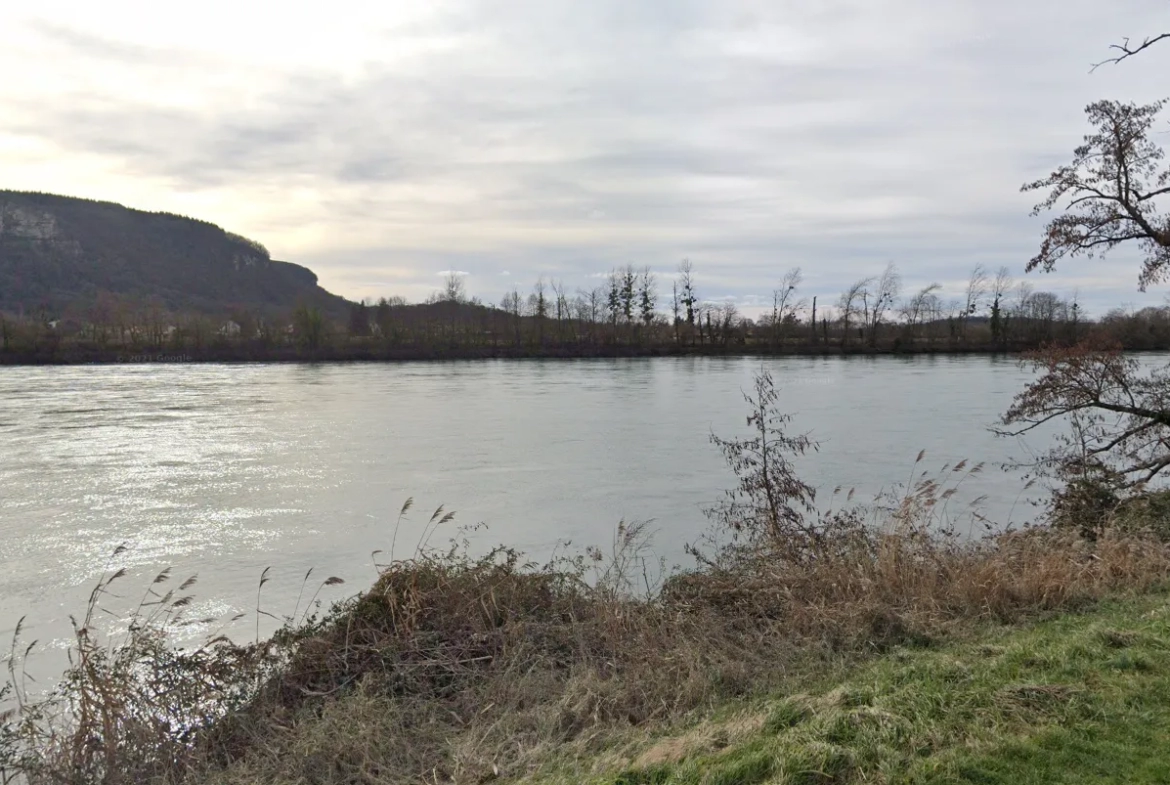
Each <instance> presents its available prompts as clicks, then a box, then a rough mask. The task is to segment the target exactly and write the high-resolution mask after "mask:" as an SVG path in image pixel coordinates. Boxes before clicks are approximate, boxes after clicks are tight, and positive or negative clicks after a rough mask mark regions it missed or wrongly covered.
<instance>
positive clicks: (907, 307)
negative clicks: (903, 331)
mask: <svg viewBox="0 0 1170 785" xmlns="http://www.w3.org/2000/svg"><path fill="white" fill-rule="evenodd" d="M941 288H942V286H940V285H939V284H937V283H931V284H927V285H926V286H924V287H922V288H921V289H919V290H918V291H917V292H915V293H914V294H913V295H912V296H911V297H910V299H908V300H907V301H906V302H905V304H904V305H903V306H902V318H903V319H905V320H906V327H907V330H908V331H909V334H910V337H911V338H912V339H913V338H916V337H917V334H918V328H919V326H920V325H921V324H923V323H924V322H926V321H927V320H929V319H930V316H931V314H932V312H933V311H935V310H937V303H938V292H939V290H940V289H941ZM932 306H933V307H932Z"/></svg>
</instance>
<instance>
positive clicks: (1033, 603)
mask: <svg viewBox="0 0 1170 785" xmlns="http://www.w3.org/2000/svg"><path fill="white" fill-rule="evenodd" d="M643 535H644V530H643V529H641V528H640V527H637V526H632V527H623V528H622V530H621V532H620V537H619V540H618V542H617V544H616V545H617V547H616V550H615V554H613V555H612V557H611V558H609V559H607V560H605V561H602V562H595V561H594V560H592V559H579V560H576V561H565V560H562V561H560V562H557V563H554V564H549V565H535V564H531V563H524V562H522V560H521V558H520V556H519V555H518V554H516V553H515V552H513V551H510V550H506V549H500V550H497V551H495V552H493V553H491V554H489V555H488V556H485V557H482V558H471V557H469V556H467V555H465V554H461V553H457V552H445V553H442V554H419V555H418V556H417V557H416V558H414V559H411V560H407V561H400V562H396V563H394V564H392V565H390V566H388V567H385V568H384V569H383V571H382V573H381V576H380V578H379V579H378V581H377V582H376V584H375V585H374V586H373V588H371V589H370V590H369V591H368V592H366V593H365V594H363V595H361V596H360V597H356V598H354V599H353V600H351V601H349V602H347V603H345V604H343V605H342V606H340V607H338V608H336V609H335V611H334V613H333V614H332V615H331V616H330V617H328V618H327V619H325V620H321V621H318V620H309V621H307V622H306V623H305V625H303V626H301V627H299V628H295V629H294V628H290V629H287V630H285V631H284V632H283V633H282V634H281V635H278V636H277V637H276V638H275V639H274V640H273V641H270V642H268V643H266V644H262V645H259V646H253V647H242V648H241V647H234V646H231V645H230V644H228V643H226V642H224V641H218V642H216V643H215V644H212V645H209V646H207V647H204V648H202V649H199V650H197V651H195V652H186V653H177V652H173V651H171V650H170V649H168V648H167V647H166V646H165V644H164V639H163V638H162V636H161V635H160V634H159V632H158V630H159V628H160V625H159V624H153V625H152V624H141V625H139V631H138V632H136V633H134V634H132V635H131V636H130V637H129V638H128V639H125V640H122V641H120V642H117V643H116V644H113V645H109V646H107V647H105V648H100V647H98V646H97V645H96V644H94V643H92V638H91V636H90V635H89V634H88V633H87V632H86V633H84V634H82V635H79V639H78V640H79V646H80V647H81V649H82V652H83V658H82V660H81V661H80V662H75V666H76V667H75V669H74V670H73V671H72V672H71V673H70V676H69V678H68V679H67V680H66V681H65V682H64V683H63V686H62V691H61V692H60V693H59V694H58V695H57V696H56V698H55V699H54V700H55V702H49V703H44V702H42V703H39V704H34V705H26V706H25V707H24V711H23V713H22V715H21V716H20V717H18V718H17V721H16V723H15V724H13V725H9V727H8V734H9V735H8V737H7V745H8V747H7V748H5V747H3V744H4V742H3V741H0V750H3V751H6V753H7V754H6V757H5V758H4V759H3V765H4V766H5V767H6V769H5V771H6V772H7V773H8V776H11V775H12V773H14V772H16V771H20V772H21V773H22V774H23V775H24V776H27V777H28V779H29V780H30V781H31V782H50V781H51V782H66V783H93V782H102V783H122V782H147V781H157V782H182V781H187V782H209V783H225V785H226V784H227V783H244V782H249V783H253V782H325V783H334V782H336V783H342V782H346V783H351V782H371V783H372V782H379V783H398V782H402V783H405V782H419V781H431V782H460V783H464V782H483V781H487V780H489V779H493V778H496V777H500V776H503V777H507V776H518V775H522V774H525V773H531V772H532V771H535V770H537V769H538V768H539V767H540V766H541V765H543V764H544V763H545V762H547V761H548V760H549V759H550V758H552V757H556V758H558V759H560V760H561V761H562V762H563V760H564V758H565V756H566V755H568V756H574V755H575V756H578V757H579V758H580V759H581V760H586V759H589V758H591V757H596V756H598V754H599V753H600V752H602V751H603V750H605V749H606V748H607V747H610V746H611V745H613V744H614V743H615V742H616V741H617V740H619V739H621V738H622V735H623V734H628V733H629V730H630V728H631V727H634V726H638V727H650V728H653V727H661V726H664V725H667V724H669V723H672V722H677V721H679V720H680V719H682V718H685V717H686V716H687V714H688V712H691V711H692V710H695V709H710V708H712V707H714V706H717V705H720V704H723V703H725V702H727V701H728V700H731V699H735V698H742V697H746V696H750V695H760V694H764V693H767V692H768V691H769V690H773V689H775V688H776V687H777V686H778V685H779V684H781V683H782V682H784V681H785V679H787V678H789V677H791V675H792V674H793V673H794V672H795V671H796V670H797V669H801V668H807V667H808V666H809V665H810V663H813V662H816V661H821V662H825V661H837V662H840V661H841V660H842V659H843V658H854V657H863V656H865V655H866V654H868V653H872V652H877V651H881V650H884V649H886V648H888V647H890V646H892V645H906V644H910V645H915V644H925V643H929V642H931V641H934V640H937V639H940V638H944V637H953V636H955V635H962V634H963V633H964V631H967V630H971V629H973V627H974V626H977V623H980V622H992V621H1016V620H1020V619H1025V618H1032V617H1035V616H1037V615H1038V614H1042V613H1044V612H1050V611H1061V610H1068V609H1073V608H1077V607H1080V606H1083V605H1084V604H1086V603H1089V602H1092V601H1094V600H1096V599H1098V598H1101V597H1104V596H1107V595H1110V594H1113V593H1115V592H1118V591H1141V590H1145V589H1148V588H1151V587H1153V586H1155V585H1156V584H1159V583H1161V582H1163V581H1165V579H1166V577H1167V575H1168V574H1170V553H1168V551H1167V547H1166V546H1165V545H1163V544H1162V543H1161V542H1159V541H1157V540H1156V539H1153V538H1146V537H1141V536H1136V535H1132V534H1113V533H1109V532H1106V533H1105V534H1104V535H1103V536H1101V537H1099V538H1098V539H1097V540H1096V541H1090V540H1087V539H1083V538H1081V537H1080V536H1079V535H1077V534H1076V533H1074V532H1069V531H1061V530H1056V529H1047V528H1037V529H1033V530H1027V531H1022V532H1016V533H1009V534H1004V535H1000V536H995V537H990V538H988V539H985V540H981V541H970V540H961V539H960V538H957V537H948V536H940V535H937V534H930V533H929V531H928V530H927V529H925V528H922V527H918V528H915V527H913V526H910V525H909V524H907V523H905V522H903V523H902V524H901V525H899V526H897V527H895V528H890V529H887V530H885V531H876V530H874V529H873V528H872V527H870V526H867V525H865V524H864V523H863V522H862V519H861V517H860V516H858V515H845V514H837V515H835V516H834V517H833V518H832V520H831V521H828V522H826V524H825V525H824V526H823V527H822V531H821V532H820V539H819V540H818V544H817V546H816V547H817V551H816V558H812V559H809V558H807V553H804V554H803V555H802V557H801V558H800V559H799V560H793V559H791V558H789V554H790V553H791V550H790V549H789V548H788V547H787V546H785V547H780V548H777V547H771V546H770V545H769V544H768V543H755V544H752V545H744V544H740V545H736V546H733V547H727V548H725V549H723V550H722V551H720V552H719V553H718V554H716V556H715V557H712V558H709V559H707V560H706V563H704V564H703V565H701V566H700V567H699V568H697V569H695V570H693V571H690V572H687V573H684V574H678V575H674V576H670V577H669V578H668V579H667V580H666V581H665V582H663V583H662V585H661V588H659V589H657V590H652V591H651V592H650V593H648V594H647V592H646V589H645V587H646V586H652V585H653V584H652V583H650V582H649V581H648V580H647V579H646V578H645V576H644V575H642V572H643V568H644V562H643V560H642V559H641V558H640V557H633V556H632V554H637V553H638V552H639V551H638V549H639V548H640V547H641V544H642V543H643V542H644V540H643V539H642V537H643ZM596 556H597V555H595V558H596ZM591 567H597V568H598V569H596V574H595V575H594V578H593V580H588V577H589V570H590V568H591ZM606 567H608V569H605V568H606ZM638 584H642V587H643V588H642V592H641V596H635V595H634V593H633V590H632V589H633V587H634V586H636V585H638ZM173 602H174V600H173V598H172V599H170V600H169V603H171V604H173ZM162 607H167V606H165V605H164V606H162ZM157 620H158V619H156V621H157ZM80 629H82V630H83V631H84V630H85V628H84V627H82V628H80ZM161 680H165V683H164V682H163V681H161ZM1016 697H1019V696H1015V697H1013V696H1008V698H1012V699H1015V698H1016ZM1024 697H1028V696H1024ZM1005 699H1007V698H1005ZM1021 699H1022V698H1021ZM195 707H204V709H205V710H204V711H202V712H201V711H196V710H195ZM50 720H51V721H50ZM16 753H19V754H16ZM664 754H665V753H664Z"/></svg>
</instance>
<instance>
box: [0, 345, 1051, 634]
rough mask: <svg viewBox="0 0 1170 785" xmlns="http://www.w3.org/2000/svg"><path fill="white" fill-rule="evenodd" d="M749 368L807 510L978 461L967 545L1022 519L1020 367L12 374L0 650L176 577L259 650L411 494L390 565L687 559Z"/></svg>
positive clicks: (897, 362) (745, 363)
mask: <svg viewBox="0 0 1170 785" xmlns="http://www.w3.org/2000/svg"><path fill="white" fill-rule="evenodd" d="M761 365H763V366H764V367H767V368H768V369H769V370H770V371H771V372H772V373H773V375H774V377H775V379H776V382H777V384H778V386H779V387H780V397H781V408H782V409H783V410H785V411H787V412H789V413H791V414H792V416H793V418H794V422H793V423H792V427H793V429H795V430H798V431H807V432H809V434H810V436H811V437H812V438H813V439H815V440H816V441H818V442H819V443H820V450H819V452H817V453H816V454H815V455H810V456H809V457H808V458H806V459H805V460H802V461H801V462H800V464H799V465H800V471H801V473H802V475H803V476H804V477H805V479H806V480H808V481H809V482H811V483H812V484H814V485H816V486H818V487H819V488H820V489H821V491H820V493H821V498H825V497H826V496H827V495H829V494H831V491H832V490H833V488H834V487H835V486H842V487H843V488H844V489H848V488H851V487H852V488H856V491H857V494H858V496H857V497H856V498H858V499H869V498H872V497H873V495H874V494H875V493H877V492H878V491H880V490H882V489H883V488H889V487H891V486H893V485H895V484H897V483H903V482H905V481H906V480H907V479H908V478H909V477H910V476H911V475H912V473H913V472H914V471H916V467H915V464H914V461H915V457H916V456H917V454H918V453H919V451H920V450H925V452H926V455H925V457H924V459H923V461H922V463H921V464H920V465H919V466H918V467H917V470H918V471H921V470H924V469H925V470H930V471H934V470H938V469H941V468H942V467H943V465H944V464H947V463H951V464H954V463H955V462H957V461H959V460H962V459H967V460H968V461H970V462H984V463H985V464H986V467H985V469H984V471H983V473H982V474H980V475H978V476H975V477H971V478H970V479H969V480H967V481H965V482H964V484H963V486H962V487H961V489H960V493H959V494H958V495H957V496H956V497H955V499H953V500H952V510H953V512H954V515H955V516H956V517H958V518H960V521H959V523H960V525H962V519H961V513H962V512H963V510H964V504H966V503H967V502H969V501H971V500H972V499H975V498H976V497H979V496H983V495H986V497H987V498H986V501H985V502H983V503H982V505H981V507H980V509H981V511H982V514H983V515H985V516H986V517H987V518H989V519H991V520H993V521H996V522H998V523H1001V524H1002V523H1007V522H1009V521H1015V522H1022V521H1024V520H1027V519H1028V518H1030V517H1032V516H1034V515H1035V509H1034V507H1032V506H1031V505H1030V504H1028V499H1029V498H1030V497H1029V495H1028V494H1027V493H1022V482H1021V480H1020V476H1019V473H1014V472H1010V471H1009V472H1005V471H1002V470H1001V469H1000V465H1001V464H1003V463H1005V462H1008V461H1011V460H1013V459H1022V458H1026V457H1027V456H1028V455H1029V450H1030V449H1036V448H1040V447H1043V444H1037V443H1029V444H1023V443H1021V442H1020V441H1019V440H1014V439H1004V438H1000V437H996V436H994V435H993V434H992V433H990V432H989V430H988V427H989V426H990V425H992V424H993V423H994V422H995V421H996V420H997V418H998V416H999V415H1000V413H1001V412H1002V411H1003V410H1004V409H1005V408H1006V407H1007V405H1008V404H1009V402H1010V401H1011V398H1012V396H1013V395H1014V394H1015V393H1016V392H1017V391H1018V390H1019V389H1020V388H1021V386H1022V385H1023V383H1024V382H1025V381H1026V380H1027V379H1028V378H1029V376H1030V372H1029V371H1028V370H1026V369H1022V368H1020V367H1019V366H1018V365H1017V363H1016V362H1015V361H1014V360H1012V359H1010V358H989V357H913V358H891V357H883V358H784V359H770V360H765V361H763V362H761V361H760V360H759V359H746V358H744V359H741V358H736V359H722V358H670V359H665V358H659V359H622V360H587V361H564V360H558V361H476V362H446V363H410V364H369V365H352V364H351V365H329V364H326V365H194V364H186V365H182V364H170V365H165V364H156V365H133V366H130V365H127V366H104V367H99V366H94V367H53V368H0V640H3V641H5V642H6V641H7V639H8V638H9V636H11V634H12V631H13V628H14V627H15V624H16V620H17V619H18V618H20V617H21V616H23V615H26V614H27V617H28V621H27V622H26V625H27V632H26V633H25V634H24V636H23V637H24V639H25V640H30V639H32V638H34V637H35V638H39V639H40V640H41V641H50V642H52V641H57V642H58V645H59V644H60V641H61V639H62V638H63V636H64V635H65V634H66V633H67V632H68V629H69V626H68V618H69V615H70V614H80V613H83V612H84V607H85V600H86V597H87V596H88V594H89V591H90V589H91V588H92V586H93V584H94V582H95V581H96V580H97V579H98V578H99V577H100V576H101V575H102V574H103V573H105V572H106V571H109V570H112V569H115V568H120V567H125V568H126V569H127V570H128V571H129V574H128V575H127V577H125V578H122V579H121V580H120V582H119V584H118V585H119V586H121V588H122V589H123V591H122V592H121V594H122V595H123V597H122V598H121V599H119V598H108V600H107V604H111V605H114V606H118V605H119V603H121V606H122V607H121V608H117V607H116V608H115V611H116V612H121V611H124V610H127V609H128V608H130V607H133V606H134V605H135V604H136V603H137V601H138V599H139V598H140V597H141V595H142V592H143V590H144V589H145V587H146V585H147V584H148V582H149V580H150V578H151V577H153V576H154V575H155V574H157V573H158V572H159V571H160V570H162V569H163V568H166V567H171V568H173V571H174V572H173V575H174V576H175V579H176V580H175V582H176V583H177V582H178V581H179V580H181V579H182V578H185V577H187V576H189V575H192V574H198V576H199V581H198V583H197V584H196V586H195V587H194V589H193V591H194V593H195V595H196V598H197V601H196V604H195V606H194V608H193V609H192V617H200V616H215V617H222V618H226V617H229V616H231V615H233V614H235V613H246V614H249V615H248V616H247V617H246V618H245V619H243V620H241V621H239V622H237V623H236V624H235V625H229V627H228V628H227V629H228V631H229V632H233V633H235V634H237V635H242V636H245V637H249V638H250V637H251V636H252V635H254V634H255V614H254V609H255V608H256V604H257V603H256V592H257V582H258V580H259V577H260V574H261V572H262V571H263V570H264V569H265V568H266V567H271V572H270V573H269V577H270V580H269V582H268V583H267V585H266V586H265V587H264V591H263V593H262V596H261V601H260V605H261V607H262V608H263V609H264V610H266V611H267V612H269V613H273V614H275V615H278V616H279V615H284V614H288V613H290V612H291V611H292V609H293V607H294V605H295V602H296V598H297V595H298V593H299V592H300V590H301V587H302V584H303V576H304V574H305V572H306V571H307V570H308V569H309V568H313V569H314V573H313V577H312V579H311V581H310V582H309V584H308V588H307V589H306V594H312V592H313V591H314V590H315V588H316V585H317V583H318V582H319V581H320V580H322V579H324V578H326V577H329V576H334V575H336V576H338V577H341V578H343V579H345V581H346V582H347V583H346V585H344V586H342V587H336V588H333V589H330V590H328V591H327V592H326V593H325V594H323V595H322V596H323V597H326V598H329V599H332V598H336V597H338V596H340V595H342V594H345V593H352V592H354V591H358V590H360V589H362V588H364V587H365V586H367V585H368V584H369V583H370V582H371V580H372V579H373V578H374V576H375V568H374V565H373V557H371V552H372V551H374V550H377V549H381V550H382V551H384V554H383V555H380V556H378V557H377V558H378V559H379V560H384V559H385V558H386V556H387V554H389V551H390V547H391V542H392V540H393V538H394V532H395V521H396V518H397V514H398V510H399V509H400V508H401V506H402V504H403V502H404V501H405V500H406V499H407V498H408V497H413V499H414V501H415V506H414V508H413V509H412V510H411V511H410V512H409V513H408V515H407V517H406V520H405V521H404V522H403V523H402V525H401V529H400V530H399V532H398V534H397V540H396V550H397V553H396V555H397V556H404V555H409V553H410V552H412V551H413V550H414V548H415V547H416V545H417V543H418V540H419V538H420V536H421V534H422V531H423V527H424V524H425V523H426V521H427V520H428V519H429V517H430V513H431V512H432V511H433V510H434V509H435V508H436V507H438V506H439V505H440V504H442V505H445V508H446V509H447V510H454V511H456V518H455V520H454V521H452V522H450V523H448V524H445V526H444V527H443V528H442V529H441V530H440V531H438V532H436V533H435V534H434V535H433V536H432V538H431V542H432V544H443V543H446V542H447V541H448V539H449V538H450V537H453V536H455V535H456V534H457V533H458V530H457V527H458V525H459V524H465V525H467V524H478V523H483V524H486V528H480V529H479V530H477V531H474V532H471V533H470V534H469V535H468V536H469V537H470V540H471V543H472V548H473V549H482V548H486V547H488V546H489V545H490V544H494V543H507V544H509V545H514V546H517V547H519V548H521V549H524V550H526V551H528V552H530V553H532V554H533V555H534V556H537V557H542V558H543V557H545V556H548V555H549V554H550V553H551V552H552V551H553V550H554V548H556V547H557V546H558V543H560V542H563V541H564V540H570V541H571V542H572V545H571V546H570V548H569V550H570V551H571V550H572V549H574V548H583V547H584V546H586V545H602V546H604V545H607V544H608V543H609V542H610V541H611V538H612V535H613V532H614V529H615V527H616V525H617V524H618V522H619V521H621V520H623V519H624V520H628V521H629V520H645V519H654V523H653V524H652V528H653V529H655V530H656V531H657V535H656V537H655V541H654V543H655V548H656V550H657V551H658V552H659V553H660V554H661V555H663V556H665V557H666V558H667V560H668V561H670V562H683V561H684V556H683V545H684V544H685V543H686V542H693V541H695V540H696V539H698V538H699V537H700V535H701V534H702V533H703V532H704V531H705V530H706V529H707V527H708V525H709V523H708V520H707V519H706V518H705V517H704V514H703V509H704V507H705V506H706V505H709V504H710V503H712V502H714V501H716V500H717V499H718V497H719V495H720V493H721V492H722V491H723V490H724V489H726V488H729V487H731V485H732V484H733V481H734V478H733V477H732V475H731V474H730V473H729V471H728V469H727V468H726V466H725V464H724V463H723V460H722V457H721V455H720V454H719V452H718V450H717V449H716V448H715V447H714V445H712V444H711V443H710V442H709V436H710V434H711V433H712V432H714V433H718V434H720V435H728V436H730V435H735V434H739V433H742V432H744V430H745V416H746V413H747V412H746V408H745V405H744V402H743V399H742V396H741V391H742V390H745V389H748V388H749V387H750V385H751V382H752V375H753V373H754V372H755V371H756V370H758V369H759V368H760V367H761ZM1035 441H1036V440H1035V439H1034V440H1033V442H1035ZM120 545H125V546H126V550H125V552H124V553H122V554H121V555H120V556H118V557H117V558H116V559H111V554H112V553H113V551H114V550H115V548H117V547H118V546H120ZM329 592H332V593H331V594H330V593H329ZM302 607H303V601H302ZM262 620H263V622H264V623H263V625H262V632H263V631H266V630H270V629H271V627H272V624H273V622H272V621H271V620H270V619H269V618H268V617H266V616H265V617H262ZM50 645H52V644H51V643H50ZM5 648H7V646H6V645H5Z"/></svg>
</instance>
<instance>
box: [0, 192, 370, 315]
mask: <svg viewBox="0 0 1170 785" xmlns="http://www.w3.org/2000/svg"><path fill="white" fill-rule="evenodd" d="M103 292H104V293H109V294H114V295H118V296H120V297H123V298H125V299H127V300H130V301H136V300H140V301H143V302H151V303H154V304H161V305H163V306H164V307H166V308H169V309H172V310H175V311H201V312H205V313H223V312H226V311H230V310H236V309H240V308H244V309H248V310H253V311H257V312H272V313H275V312H278V311H284V310H289V309H291V308H293V307H295V305H296V304H297V303H298V302H301V301H306V302H309V303H312V304H315V305H317V306H318V307H321V308H323V309H324V310H325V311H327V312H329V313H333V314H337V315H341V314H343V313H344V312H345V309H346V307H347V303H346V301H345V300H343V299H342V298H340V297H337V296H336V295H332V294H330V293H329V292H327V291H325V290H324V289H322V288H321V287H320V286H318V285H317V276H316V275H315V274H313V272H312V271H310V270H308V269H306V268H304V267H300V266H298V265H294V264H289V263H287V262H280V261H275V260H273V259H271V258H270V257H269V254H268V251H267V250H266V249H265V248H264V246H262V245H260V244H259V243H257V242H254V241H252V240H249V239H247V238H245V237H241V236H239V235H235V234H232V233H230V232H226V231H224V230H223V229H221V228H220V227H218V226H215V225H214V224H210V223H207V222H205V221H198V220H195V219H191V218H184V217H182V216H177V215H170V214H167V213H147V212H143V211H140V210H131V209H128V208H126V207H123V206H121V205H117V204H112V203H109V202H94V201H89V200H85V199H75V198H71V197H65V196H55V195H52V194H36V193H21V192H12V191H0V309H2V310H17V309H22V308H23V309H26V310H27V309H38V310H40V309H48V310H52V311H61V310H63V309H68V308H77V307H84V305H85V304H86V303H90V302H93V301H94V300H95V299H96V298H97V296H98V295H99V294H100V293H103Z"/></svg>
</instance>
